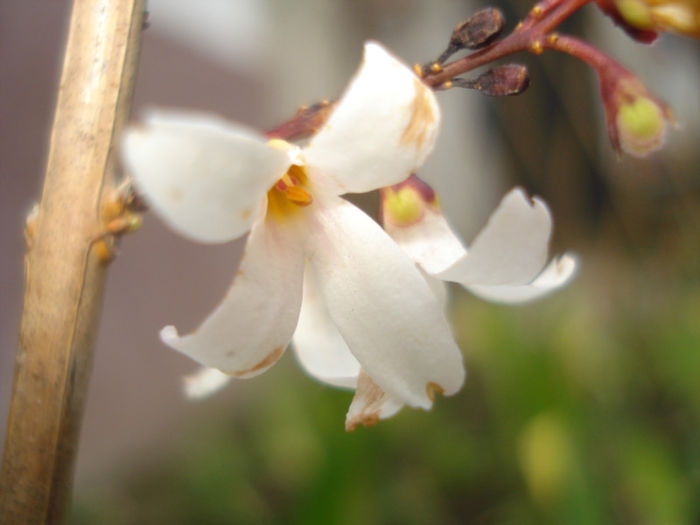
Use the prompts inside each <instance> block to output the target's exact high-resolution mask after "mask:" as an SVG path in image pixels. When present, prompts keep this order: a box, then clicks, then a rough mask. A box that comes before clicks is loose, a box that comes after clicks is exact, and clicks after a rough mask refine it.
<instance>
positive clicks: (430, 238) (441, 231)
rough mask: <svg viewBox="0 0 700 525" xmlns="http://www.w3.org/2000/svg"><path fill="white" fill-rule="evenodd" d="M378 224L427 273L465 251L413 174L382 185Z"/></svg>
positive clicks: (429, 192)
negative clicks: (380, 217)
mask: <svg viewBox="0 0 700 525" xmlns="http://www.w3.org/2000/svg"><path fill="white" fill-rule="evenodd" d="M381 198H382V223H383V224H384V229H385V230H386V232H387V233H388V234H389V235H390V236H391V238H392V239H394V241H396V243H397V244H398V245H399V246H401V248H402V249H403V250H404V251H405V252H406V253H407V254H408V256H409V257H410V258H411V259H413V261H414V262H416V263H417V264H419V265H420V266H421V268H422V269H423V270H425V271H426V272H427V273H428V274H437V273H439V272H441V271H442V270H444V269H445V268H448V267H449V266H451V265H453V264H454V263H455V262H456V261H458V260H459V259H461V258H462V257H464V256H465V255H466V254H467V251H466V250H465V249H464V246H463V245H462V242H461V241H460V240H459V238H458V237H457V236H456V235H455V234H454V233H453V231H452V229H451V228H450V225H449V224H448V223H447V221H446V220H445V217H444V216H443V215H442V212H441V211H440V204H439V202H438V199H437V197H436V195H435V192H434V191H433V190H432V189H431V188H430V186H428V185H427V184H426V183H425V182H423V181H422V180H420V179H419V178H418V177H416V176H415V175H413V176H411V177H410V178H409V179H407V180H406V181H404V182H402V183H400V184H397V185H396V186H393V187H391V188H382V190H381Z"/></svg>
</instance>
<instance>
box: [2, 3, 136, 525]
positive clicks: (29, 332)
mask: <svg viewBox="0 0 700 525" xmlns="http://www.w3.org/2000/svg"><path fill="white" fill-rule="evenodd" d="M142 21H143V0H75V2H74V3H73V8H72V13H71V19H70V28H69V33H68V42H67V44H66V53H65V58H64V63H63V72H62V75H61V81H60V87H59V92H58V100H57V103H56V113H55V116H54V123H53V129H52V133H51V143H50V149H49V156H48V161H47V167H46V176H45V180H44V187H43V192H42V196H41V202H40V207H39V213H38V217H37V222H36V229H35V233H34V238H33V240H32V248H31V251H30V252H29V253H28V254H27V258H26V285H25V292H24V307H23V312H22V321H21V325H20V334H19V347H18V349H17V357H16V366H15V375H14V384H13V392H12V400H11V405H10V414H9V419H8V425H7V438H6V441H5V452H4V456H3V464H2V472H1V473H0V523H2V524H3V525H20V524H21V525H33V524H43V523H62V522H63V521H64V516H65V511H66V507H67V503H68V500H69V493H70V487H71V480H72V473H73V465H74V460H75V455H76V449H77V442H78V434H79V430H80V421H81V418H82V413H83V407H84V402H85V396H86V391H87V384H88V377H89V372H90V365H91V361H92V349H93V343H94V340H95V334H96V330H97V323H98V319H99V314H100V308H101V303H102V292H103V288H104V280H105V277H106V268H105V266H104V265H103V264H100V263H99V262H98V260H97V258H96V257H95V256H94V253H92V247H93V246H94V243H93V241H94V239H95V238H97V237H98V236H99V235H100V233H101V230H102V227H103V225H102V220H101V214H100V203H101V199H102V198H103V197H104V196H105V195H106V193H107V192H108V191H111V189H112V188H113V186H114V149H115V137H117V136H118V134H119V130H120V129H121V127H122V125H123V123H124V122H125V120H126V118H127V115H128V111H129V105H130V100H131V94H132V88H133V83H134V75H135V71H136V65H137V55H138V49H139V43H140V34H141V26H142Z"/></svg>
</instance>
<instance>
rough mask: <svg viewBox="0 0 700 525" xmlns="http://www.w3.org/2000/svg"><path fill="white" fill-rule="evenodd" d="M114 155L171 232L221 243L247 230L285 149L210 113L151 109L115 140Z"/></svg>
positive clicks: (281, 168) (285, 162)
mask: <svg viewBox="0 0 700 525" xmlns="http://www.w3.org/2000/svg"><path fill="white" fill-rule="evenodd" d="M121 157H122V162H123V164H124V166H125V168H126V171H127V172H128V174H129V175H131V176H132V177H133V178H134V180H135V181H136V184H137V186H138V188H139V190H140V191H141V192H143V194H144V197H145V198H146V200H147V201H148V202H149V204H150V205H151V206H152V207H153V209H154V210H155V211H156V212H157V213H158V214H159V215H160V216H161V218H162V219H163V220H164V221H165V222H167V223H168V225H169V226H170V227H171V228H173V229H174V230H175V231H177V232H178V233H180V234H182V235H184V236H186V237H189V238H191V239H193V240H197V241H201V242H211V243H216V242H227V241H230V240H233V239H235V238H237V237H240V236H241V235H243V234H244V233H245V232H247V231H248V230H249V229H250V227H251V225H252V223H253V221H254V220H255V218H256V217H257V216H258V215H259V214H260V213H261V203H262V202H263V199H264V197H265V192H267V190H268V189H269V188H270V187H271V186H272V185H273V184H274V183H275V181H276V180H277V179H279V178H280V177H281V176H282V175H284V173H285V171H286V169H287V168H288V167H289V164H290V161H289V156H288V154H287V152H285V151H283V150H281V149H279V148H273V147H271V146H269V145H268V144H267V142H266V139H265V138H263V137H262V136H259V135H257V134H255V133H253V132H250V131H248V130H247V129H245V128H243V127H240V126H236V125H234V124H230V123H228V122H225V121H223V120H220V119H217V118H215V117H210V116H206V115H199V114H187V113H171V112H167V113H166V112H163V113H151V114H149V115H148V116H147V117H146V119H145V122H144V124H142V125H140V126H132V127H130V128H129V129H127V131H126V132H125V134H124V136H123V137H122V144H121Z"/></svg>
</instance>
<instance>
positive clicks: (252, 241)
mask: <svg viewBox="0 0 700 525" xmlns="http://www.w3.org/2000/svg"><path fill="white" fill-rule="evenodd" d="M301 244H302V243H301V241H300V239H299V238H298V236H297V235H294V232H293V231H292V230H290V229H287V228H283V227H282V226H278V225H277V224H276V223H275V222H274V221H272V220H270V219H268V220H260V221H258V222H256V223H255V224H254V225H253V229H252V230H251V232H250V236H249V237H248V242H247V244H246V249H245V253H244V255H243V259H242V261H241V265H240V268H239V269H238V272H237V273H236V278H235V279H234V282H233V286H232V287H231V289H230V290H229V292H228V294H227V295H226V297H225V298H224V300H223V301H222V302H221V304H220V305H219V306H218V307H217V308H216V309H215V310H214V311H213V312H212V313H211V314H210V315H209V317H207V319H205V320H204V322H203V323H202V324H201V326H200V327H199V328H198V329H197V330H195V331H194V332H193V333H191V334H189V335H186V336H184V337H179V336H178V334H177V330H175V327H173V326H166V327H165V328H163V330H162V331H161V334H160V335H161V339H162V340H163V342H164V343H165V344H167V345H169V346H171V347H172V348H174V349H175V350H179V351H180V352H182V353H184V354H186V355H188V356H190V357H191V358H192V359H194V360H196V361H198V362H200V363H201V364H203V365H205V366H209V367H214V368H218V369H219V370H221V371H222V372H225V373H226V374H229V375H232V376H234V377H253V376H256V375H258V374H261V373H262V372H264V371H265V370H267V369H268V368H269V367H270V366H272V365H273V364H274V363H276V362H277V360H278V359H279V358H280V356H281V355H282V353H283V352H284V349H285V347H286V346H287V343H288V342H289V340H290V339H291V337H292V333H293V332H294V327H295V326H296V324H297V318H298V316H299V308H300V305H301V293H302V288H301V286H302V279H303V271H304V259H303V252H302V246H301Z"/></svg>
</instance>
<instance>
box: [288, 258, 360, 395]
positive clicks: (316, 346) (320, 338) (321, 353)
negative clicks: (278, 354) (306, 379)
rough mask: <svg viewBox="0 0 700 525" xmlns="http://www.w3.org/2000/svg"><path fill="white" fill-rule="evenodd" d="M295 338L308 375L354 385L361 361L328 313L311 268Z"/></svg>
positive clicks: (298, 352)
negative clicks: (358, 360) (351, 350)
mask: <svg viewBox="0 0 700 525" xmlns="http://www.w3.org/2000/svg"><path fill="white" fill-rule="evenodd" d="M292 341H293V343H294V346H293V348H294V351H295V353H296V356H297V358H298V359H299V362H300V364H301V366H302V367H303V368H304V370H306V372H307V373H308V374H309V375H311V376H313V377H315V378H316V379H318V380H319V381H323V382H324V383H328V384H330V385H333V386H339V387H346V388H355V386H356V385H357V376H358V374H359V373H360V363H358V362H357V359H355V356H353V355H352V353H351V352H350V349H349V348H348V345H347V344H346V343H345V340H344V339H343V336H342V335H340V332H338V329H337V328H336V326H335V324H333V321H332V320H331V318H330V315H328V310H327V309H326V305H325V304H324V302H323V298H322V297H321V296H320V294H319V290H318V285H317V283H316V279H315V277H314V275H313V273H312V272H311V271H306V272H305V273H304V296H303V299H302V301H301V312H300V313H299V322H298V323H297V329H296V331H295V332H294V338H293V339H292Z"/></svg>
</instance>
